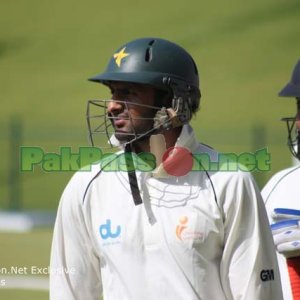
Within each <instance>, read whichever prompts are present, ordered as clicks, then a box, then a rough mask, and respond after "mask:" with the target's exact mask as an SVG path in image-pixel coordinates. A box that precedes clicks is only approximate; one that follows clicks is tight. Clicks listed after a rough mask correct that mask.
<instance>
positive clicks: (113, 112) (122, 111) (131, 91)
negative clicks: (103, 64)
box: [107, 82, 156, 141]
mask: <svg viewBox="0 0 300 300" xmlns="http://www.w3.org/2000/svg"><path fill="white" fill-rule="evenodd" d="M109 88H110V90H111V94H112V96H111V101H110V102H109V103H108V106H107V113H108V116H109V118H110V120H111V122H112V125H113V127H114V129H115V136H116V138H117V139H118V140H120V141H130V140H132V139H134V138H135V136H136V135H140V134H143V133H145V132H147V131H149V130H150V129H152V127H153V117H154V116H155V113H156V110H155V109H153V108H152V109H151V108H149V107H145V106H141V105H140V104H142V105H149V106H153V105H154V97H155V89H154V88H153V87H151V86H148V85H142V84H134V83H127V82H111V83H110V84H109Z"/></svg>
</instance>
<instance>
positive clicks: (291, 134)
mask: <svg viewBox="0 0 300 300" xmlns="http://www.w3.org/2000/svg"><path fill="white" fill-rule="evenodd" d="M281 121H284V122H286V125H287V131H288V138H287V140H288V141H287V145H288V147H289V150H290V152H291V153H292V155H293V156H294V157H295V158H297V159H299V160H300V132H299V130H298V129H297V128H296V126H295V123H296V117H294V118H291V117H288V118H282V119H281Z"/></svg>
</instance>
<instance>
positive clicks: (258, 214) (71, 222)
mask: <svg viewBox="0 0 300 300" xmlns="http://www.w3.org/2000/svg"><path fill="white" fill-rule="evenodd" d="M90 80H91V81H95V82H100V83H102V84H104V85H106V86H108V88H109V89H110V91H111V99H109V100H90V101H89V102H88V113H87V114H88V124H89V129H90V137H91V140H92V144H94V139H95V138H96V137H97V136H99V135H100V134H101V133H104V134H105V135H106V136H107V137H108V143H109V144H111V145H112V146H115V145H117V146H118V147H119V148H120V149H121V150H120V151H119V152H118V153H117V154H111V155H108V156H107V155H106V156H105V157H104V156H103V160H101V161H100V162H98V163H97V164H96V163H95V164H93V166H92V169H91V171H89V172H88V171H81V172H77V173H76V174H75V175H74V176H73V178H72V179H71V180H70V182H69V183H68V185H67V187H66V189H65V191H64V193H63V195H62V198H61V201H60V205H59V208H58V213H57V219H56V224H55V230H54V236H53V243H52V252H51V265H50V267H51V272H50V299H52V300H53V299H57V300H61V299H99V298H100V297H101V295H103V299H105V300H121V299H122V300H141V299H143V300H144V299H145V300H161V299H170V300H171V299H172V300H196V299H207V300H212V299H213V300H222V299H229V300H230V299H249V300H254V299H255V300H277V299H282V293H281V285H280V275H279V269H278V264H277V259H276V252H275V247H274V243H273V238H272V234H271V231H270V228H269V222H268V218H267V214H266V210H265V207H264V203H263V201H262V198H261V195H260V192H259V190H258V188H257V186H256V184H255V182H254V181H253V179H252V177H251V175H250V174H249V172H242V171H227V172H226V171H224V170H223V171H218V170H209V169H206V168H204V166H203V164H202V163H201V161H199V160H198V161H197V160H195V159H194V157H195V156H194V154H199V153H204V154H206V155H207V156H208V157H209V158H210V159H211V161H217V160H218V153H217V152H216V151H214V150H213V149H211V148H210V147H208V146H206V145H204V144H201V143H198V142H197V140H196V138H195V134H194V132H193V129H192V127H191V126H190V124H189V122H190V120H191V118H192V116H193V115H194V114H195V113H196V111H197V109H198V108H199V103H200V89H199V76H198V71H197V67H196V64H195V62H194V60H193V58H192V57H191V56H190V55H189V54H188V53H187V52H186V51H185V50H184V49H183V48H182V47H180V46H178V45H176V44H174V43H172V42H170V41H167V40H164V39H159V38H140V39H136V40H134V41H131V42H128V43H126V44H125V45H123V46H121V47H120V48H119V49H118V50H117V51H115V52H114V53H113V55H112V57H111V59H110V62H109V64H108V66H107V69H106V71H105V72H104V73H101V74H99V75H96V76H95V77H93V78H91V79H90ZM93 109H99V112H94V113H93ZM94 122H96V123H94ZM97 122H98V123H97ZM153 157H154V158H155V160H154V162H155V164H154V165H153ZM124 168H125V170H124Z"/></svg>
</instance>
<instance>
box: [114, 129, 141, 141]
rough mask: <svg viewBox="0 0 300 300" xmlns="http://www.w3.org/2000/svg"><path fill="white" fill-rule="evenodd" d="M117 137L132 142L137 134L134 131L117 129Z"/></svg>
mask: <svg viewBox="0 0 300 300" xmlns="http://www.w3.org/2000/svg"><path fill="white" fill-rule="evenodd" d="M115 137H116V138H117V139H118V140H119V141H120V142H130V141H131V140H133V139H134V138H135V137H136V136H135V134H134V133H132V132H128V131H125V130H116V131H115Z"/></svg>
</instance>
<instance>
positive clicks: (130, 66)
mask: <svg viewBox="0 0 300 300" xmlns="http://www.w3.org/2000/svg"><path fill="white" fill-rule="evenodd" d="M89 80H90V81H95V82H100V83H103V84H106V83H107V82H109V81H124V82H132V83H140V84H148V85H151V86H153V87H156V88H157V89H160V90H168V91H170V92H172V95H173V100H174V101H173V104H172V106H174V109H177V110H178V107H185V109H188V110H189V111H190V112H187V111H181V112H180V111H178V113H179V114H180V113H183V114H185V116H183V119H184V118H185V120H183V121H184V122H188V121H189V120H190V119H191V116H192V114H191V112H195V111H196V110H197V109H198V108H199V104H200V97H201V94H200V89H199V75H198V70H197V66H196V64H195V62H194V60H193V58H192V57H191V55H190V54H189V53H187V51H186V50H184V49H183V48H182V47H180V46H178V45H176V44H174V43H172V42H170V41H167V40H164V39H159V38H140V39H136V40H134V41H131V42H129V43H126V44H125V45H123V46H121V47H120V48H118V49H117V50H116V51H115V52H114V54H113V55H112V57H111V59H110V61H109V63H108V66H107V68H106V70H105V71H104V72H103V73H101V74H98V75H96V76H94V77H91V78H89ZM178 99H179V102H183V103H177V102H178Z"/></svg>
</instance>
